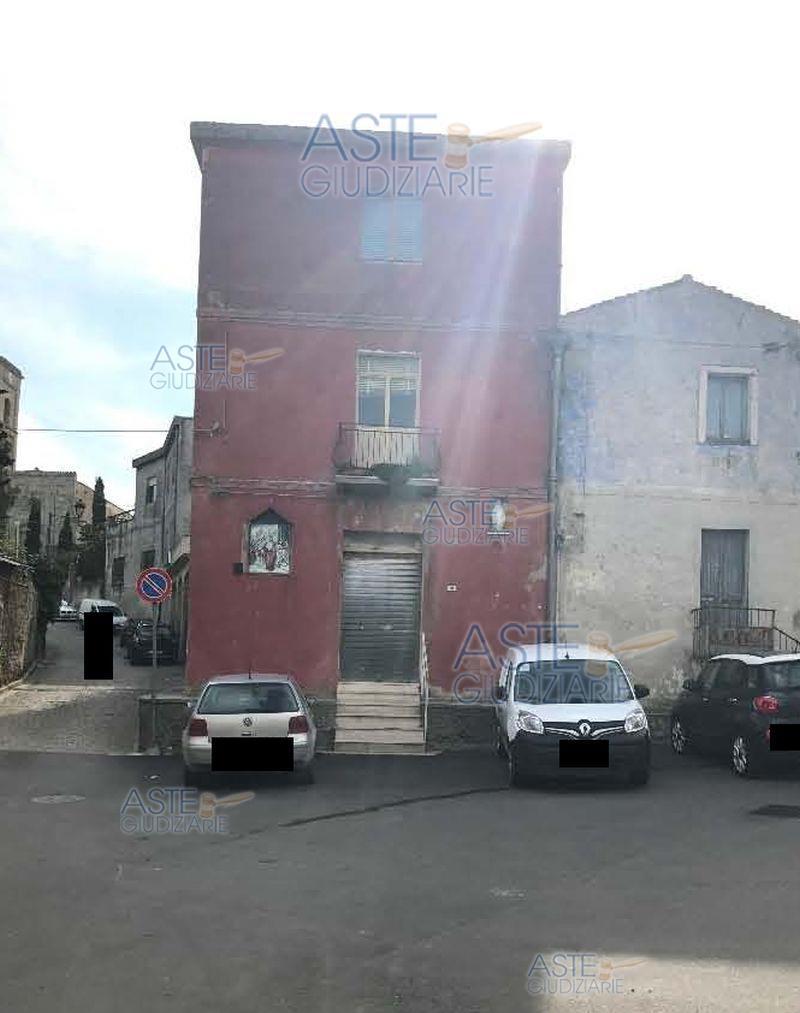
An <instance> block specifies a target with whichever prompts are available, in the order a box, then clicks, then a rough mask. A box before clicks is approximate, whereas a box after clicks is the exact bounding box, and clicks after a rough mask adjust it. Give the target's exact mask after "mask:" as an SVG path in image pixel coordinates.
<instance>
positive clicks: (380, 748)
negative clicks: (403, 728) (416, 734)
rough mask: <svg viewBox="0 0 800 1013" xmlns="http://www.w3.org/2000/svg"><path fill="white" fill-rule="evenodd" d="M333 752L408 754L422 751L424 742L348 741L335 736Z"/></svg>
mask: <svg viewBox="0 0 800 1013" xmlns="http://www.w3.org/2000/svg"><path fill="white" fill-rule="evenodd" d="M333 751H334V752H335V753H359V754H364V753H373V754H376V753H389V754H391V755H392V756H398V755H408V754H409V753H424V752H425V744H424V743H417V742H413V743H410V742H396V743H391V742H350V741H342V740H340V739H338V738H337V740H336V742H335V743H334V747H333Z"/></svg>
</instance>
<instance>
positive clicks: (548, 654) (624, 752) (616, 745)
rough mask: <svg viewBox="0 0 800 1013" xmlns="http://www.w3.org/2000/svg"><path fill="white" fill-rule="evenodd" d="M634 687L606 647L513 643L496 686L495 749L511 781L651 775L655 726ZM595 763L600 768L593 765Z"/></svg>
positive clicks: (643, 692)
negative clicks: (575, 775) (652, 729)
mask: <svg viewBox="0 0 800 1013" xmlns="http://www.w3.org/2000/svg"><path fill="white" fill-rule="evenodd" d="M649 692H650V691H649V689H648V688H647V687H646V686H640V685H638V684H637V685H633V686H632V685H631V682H630V680H629V678H628V675H627V673H626V672H625V670H624V668H623V667H622V665H621V664H620V662H619V660H618V659H617V658H616V657H615V656H614V655H613V654H611V653H610V652H609V651H604V650H601V649H597V648H594V647H585V646H579V645H565V644H538V645H532V646H527V647H517V648H515V649H514V650H513V651H512V652H511V654H510V655H509V657H507V658H506V660H505V662H504V664H503V667H502V669H501V676H500V681H499V683H498V685H497V687H496V702H495V717H496V723H497V724H496V727H497V742H496V745H497V751H498V753H499V754H500V755H501V756H504V757H505V759H506V762H507V764H508V778H509V783H510V784H511V785H512V786H516V785H519V784H521V783H523V782H524V781H526V780H527V779H529V778H530V777H531V776H533V775H540V776H541V775H544V776H547V775H556V774H560V773H562V772H565V771H571V772H572V773H580V774H586V773H599V774H601V775H604V776H608V775H609V774H615V773H616V774H623V775H625V776H626V777H627V779H628V780H629V781H630V782H631V783H634V784H645V783H646V782H647V781H648V780H649V777H650V730H649V727H648V724H647V717H646V715H645V713H644V710H643V709H642V706H641V704H640V703H639V702H638V701H639V699H640V698H641V697H645V696H647V695H648V694H649ZM595 763H596V764H597V766H595Z"/></svg>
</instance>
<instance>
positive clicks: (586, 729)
mask: <svg viewBox="0 0 800 1013" xmlns="http://www.w3.org/2000/svg"><path fill="white" fill-rule="evenodd" d="M578 734H579V735H580V737H581V738H582V739H585V738H586V736H587V735H591V734H592V726H591V725H590V724H589V722H588V721H581V722H580V723H579V724H578Z"/></svg>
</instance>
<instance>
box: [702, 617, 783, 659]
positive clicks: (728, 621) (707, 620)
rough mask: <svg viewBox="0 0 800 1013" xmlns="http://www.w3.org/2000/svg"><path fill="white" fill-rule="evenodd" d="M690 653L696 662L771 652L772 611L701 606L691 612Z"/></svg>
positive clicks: (772, 643)
mask: <svg viewBox="0 0 800 1013" xmlns="http://www.w3.org/2000/svg"><path fill="white" fill-rule="evenodd" d="M692 626H693V638H692V653H693V655H694V657H695V658H696V659H697V660H698V661H707V660H708V659H709V658H711V657H713V656H714V655H715V654H726V653H731V652H736V651H743V652H748V653H753V652H755V653H767V652H771V651H773V650H775V649H776V648H775V640H776V634H777V632H778V631H777V630H776V627H775V609H764V608H749V607H746V606H744V605H701V606H700V608H696V609H692Z"/></svg>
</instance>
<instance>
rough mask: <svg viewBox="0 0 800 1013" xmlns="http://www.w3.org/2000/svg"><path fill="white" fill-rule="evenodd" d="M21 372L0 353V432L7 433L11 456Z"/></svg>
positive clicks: (17, 414) (14, 454)
mask: <svg viewBox="0 0 800 1013" xmlns="http://www.w3.org/2000/svg"><path fill="white" fill-rule="evenodd" d="M23 379H24V378H23V376H22V373H21V372H20V370H19V369H18V368H17V367H16V366H15V365H14V363H13V362H9V361H8V359H5V358H3V356H2V355H0V432H4V433H6V434H7V435H8V437H9V441H10V445H11V456H12V457H13V458H15V459H16V456H17V434H18V432H19V401H20V390H21V387H22V380H23Z"/></svg>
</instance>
